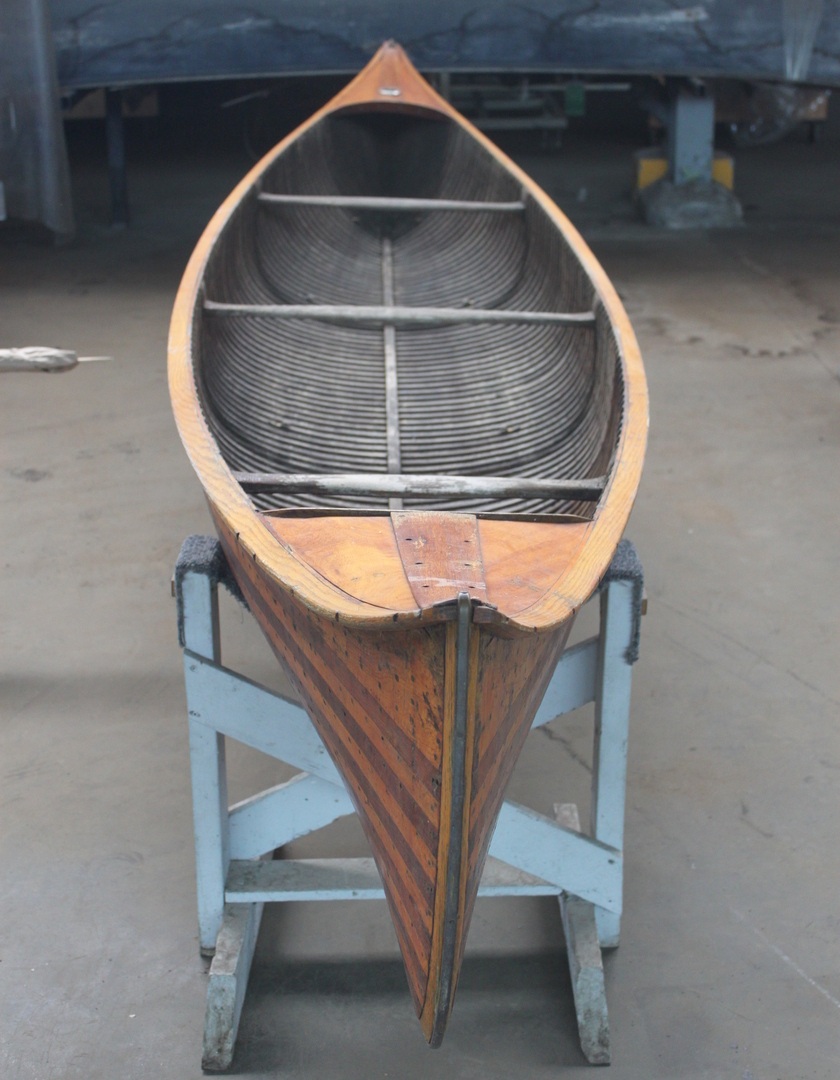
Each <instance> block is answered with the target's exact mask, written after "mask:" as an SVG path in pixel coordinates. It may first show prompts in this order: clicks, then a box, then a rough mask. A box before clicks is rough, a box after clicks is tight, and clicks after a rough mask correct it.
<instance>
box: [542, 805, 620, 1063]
mask: <svg viewBox="0 0 840 1080" xmlns="http://www.w3.org/2000/svg"><path fill="white" fill-rule="evenodd" d="M554 813H555V817H556V818H557V821H558V823H559V824H560V825H563V826H564V827H565V828H567V829H574V831H575V832H580V819H579V817H578V810H577V807H576V806H575V805H574V803H562V804H558V805H557V806H555V807H554ZM558 900H559V902H560V916H561V918H562V919H563V933H564V934H565V936H566V952H567V954H568V958H569V973H570V975H571V977H572V993H573V994H574V999H575V1013H576V1015H577V1023H578V1033H579V1035H580V1048H581V1050H582V1051H583V1055H584V1057H585V1058H586V1060H587V1061H588V1062H589V1063H590V1065H609V1063H610V1026H609V1018H608V1016H607V993H606V988H605V986H604V965H603V962H602V960H601V945H600V943H599V941H598V928H597V926H596V923H595V907H594V906H593V905H592V904H590V903H587V901H586V900H581V899H580V897H578V896H570V895H569V894H568V893H565V892H562V893H560V896H559V897H558Z"/></svg>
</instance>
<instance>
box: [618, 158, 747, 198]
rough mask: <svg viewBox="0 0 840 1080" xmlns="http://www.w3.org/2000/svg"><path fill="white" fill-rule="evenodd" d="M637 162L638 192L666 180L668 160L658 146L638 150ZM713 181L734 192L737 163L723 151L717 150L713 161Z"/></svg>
mask: <svg viewBox="0 0 840 1080" xmlns="http://www.w3.org/2000/svg"><path fill="white" fill-rule="evenodd" d="M635 161H636V192H637V193H638V192H640V191H642V190H643V189H644V188H646V187H649V186H650V185H651V184H655V183H656V181H657V180H664V178H665V177H666V176H667V175H668V159H667V158H666V157H665V154H664V152H663V151H662V150H661V149H660V148H659V147H657V146H651V147H647V148H646V149H645V150H637V151H636V154H635ZM712 179H713V180H716V181H717V182H718V183H719V184H722V185H723V187H725V188H728V190H729V191H732V190H733V188H734V187H735V162H734V160H733V158H732V155H731V154H726V153H724V152H723V151H722V150H715V156H714V160H713V161H712Z"/></svg>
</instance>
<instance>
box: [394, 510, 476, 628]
mask: <svg viewBox="0 0 840 1080" xmlns="http://www.w3.org/2000/svg"><path fill="white" fill-rule="evenodd" d="M391 520H392V522H393V524H394V534H395V535H396V538H397V544H398V547H399V553H400V558H401V559H402V564H403V569H404V570H405V576H406V577H407V578H408V583H409V585H410V586H411V591H412V593H413V595H414V599H415V600H416V601H417V605H418V607H420V608H421V609H425V608H430V607H434V606H435V605H436V604H441V603H445V602H446V601H451V600H454V599H455V597H456V596H457V595H458V593H460V592H466V593H468V595H469V597H470V599H471V600H477V601H480V602H482V603H486V602H487V583H486V581H485V579H484V564H483V562H482V558H481V539H480V537H479V534H478V522H477V521H476V518H475V516H474V515H473V514H447V515H446V516H445V519H444V516H443V515H441V514H439V513H435V512H434V511H422V510H419V511H414V512H412V511H408V510H402V511H399V510H398V511H393V512H392V513H391Z"/></svg>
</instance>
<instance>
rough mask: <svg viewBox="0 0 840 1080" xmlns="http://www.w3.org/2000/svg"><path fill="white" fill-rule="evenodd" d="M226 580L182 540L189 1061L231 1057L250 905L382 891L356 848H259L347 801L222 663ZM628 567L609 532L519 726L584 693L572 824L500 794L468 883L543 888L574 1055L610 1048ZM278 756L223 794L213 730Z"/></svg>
mask: <svg viewBox="0 0 840 1080" xmlns="http://www.w3.org/2000/svg"><path fill="white" fill-rule="evenodd" d="M220 582H222V583H224V584H227V585H229V586H231V587H232V590H233V591H236V586H235V584H234V583H232V579H231V578H230V576H229V571H228V568H227V566H226V564H225V562H224V557H223V555H222V552H221V548H220V547H219V545H218V543H217V541H216V540H215V539H212V538H210V537H190V538H189V539H188V540H187V541H185V543H184V546H183V548H182V550H181V555H180V556H179V559H178V565H177V567H176V571H175V584H176V596H177V599H178V611H179V632H180V637H181V644H182V646H183V649H184V673H185V679H186V690H187V707H188V711H189V737H190V763H191V771H192V789H193V814H194V826H195V850H196V873H197V883H198V923H199V940H200V945H201V950H202V952H203V953H205V954H206V955H212V956H213V961H212V965H211V968H210V984H209V988H208V995H207V1013H206V1020H205V1031H204V1052H203V1057H202V1067H203V1068H204V1070H205V1071H208V1072H210V1071H213V1072H218V1071H223V1070H224V1069H227V1068H228V1067H229V1066H230V1064H231V1061H232V1059H233V1051H234V1045H235V1042H236V1033H237V1029H238V1026H239V1017H240V1014H241V1011H242V1003H243V1001H244V997H245V990H246V987H247V983H248V975H249V972H250V967H251V960H252V958H253V954H254V947H255V944H256V939H257V932H258V930H259V925H260V919H261V917H262V911H263V904H264V903H266V902H269V901H274V902H276V901H280V900H285V901H290V900H341V899H353V900H359V899H366V898H370V899H382V898H383V897H384V892H383V890H382V886H381V884H380V881H379V877H378V874H377V871H376V867H375V866H374V863H373V860H372V859H370V858H355V859H288V860H283V861H270V860H267V859H265V858H263V856H265V855H266V854H268V853H270V852H272V851H274V850H275V849H276V848H279V847H282V846H283V845H285V844H288V843H290V842H291V841H293V840H295V839H297V838H298V837H301V836H305V835H306V834H308V833H311V832H314V831H316V830H317V829H321V828H323V827H324V826H325V825H328V824H329V823H330V822H332V821H335V820H336V818H339V817H342V816H343V815H345V814H352V813H353V812H354V811H353V806H352V803H351V802H350V798H349V796H348V795H347V793H346V791H345V788H344V785H343V783H342V781H341V778H340V776H339V774H338V772H337V771H336V768H335V766H334V765H333V763H332V761H331V759H330V757H329V755H328V754H327V752H326V750H325V749H324V746H323V744H322V743H321V741H320V739H319V738H318V736H317V734H316V733H315V729H314V728H313V727H312V724H311V723H310V721H309V718H308V717H307V715H306V713H305V711H304V710H303V709H302V708H301V707H300V705H298V704H296V703H294V702H292V701H289V700H287V699H285V698H283V697H281V696H279V695H278V694H275V693H273V692H272V691H269V690H267V689H266V688H265V687H262V686H260V685H258V684H257V683H255V682H253V681H251V680H250V679H247V678H245V677H244V676H242V675H240V674H238V673H237V672H235V671H230V670H228V669H227V668H224V667H222V665H221V663H220V647H219V617H218V602H217V587H218V584H219V583H220ZM641 597H642V571H641V566H640V565H639V562H638V560H637V558H636V554H635V550H634V549H633V547H632V545H631V544H629V542H627V541H624V542H622V544H621V545H620V547H619V551H618V552H617V556H616V559H615V560H614V561H613V564H612V566H611V567H610V570H609V572H608V573H607V575H606V577H605V579H604V582H603V584H602V587H601V590H600V604H601V618H600V629H599V633H598V635H597V636H596V637H593V638H591V639H589V640H587V641H584V642H581V643H580V644H578V645H575V646H573V647H572V648H570V649H568V650H567V651H566V652H565V654H564V655H563V657H562V659H561V660H560V662H559V663H558V665H557V668H556V670H555V673H554V676H553V678H552V681H551V683H550V685H549V687H548V690H547V691H546V694H545V697H544V699H543V702H542V704H541V705H540V708H539V711H538V712H537V715H536V717H535V719H534V723H533V726H534V727H540V726H541V725H543V724H546V723H548V722H549V721H550V720H552V719H554V718H555V717H557V716H560V715H562V714H563V713H567V712H571V711H572V710H574V709H577V708H579V707H580V706H582V705H585V704H587V703H588V702H591V701H594V702H595V736H594V751H593V768H592V800H591V812H590V822H589V830H588V833H586V834H585V833H582V832H581V831H580V823H579V820H578V814H577V808H576V807H575V806H574V805H570V804H558V805H557V806H556V807H555V818H554V819H552V818H548V817H545V816H544V815H542V814H537V813H535V812H534V811H533V810H529V809H527V808H526V807H523V806H518V805H516V804H515V803H512V802H505V803H504V805H503V807H502V811H501V814H500V816H499V822H498V825H497V827H496V831H495V833H494V835H493V842H492V844H491V847H490V857H489V859H488V862H487V867H486V869H485V872H484V876H483V878H482V882H481V887H480V890H479V896H556V897H557V898H558V901H559V904H560V912H561V917H562V920H563V927H564V931H565V935H566V946H567V951H568V956H569V967H570V971H571V977H572V989H573V993H574V998H575V1007H576V1012H577V1019H578V1027H579V1031H580V1040H581V1047H582V1049H583V1053H584V1055H585V1056H586V1058H587V1060H588V1061H590V1062H592V1063H593V1064H607V1063H609V1060H610V1038H609V1027H608V1021H607V1003H606V997H605V993H604V971H603V966H602V963H601V949H602V948H604V947H614V946H616V945H618V939H619V929H620V919H621V903H622V845H623V836H624V797H625V783H626V762H627V730H628V719H629V707H630V685H631V672H632V664H633V663H634V661H635V659H636V654H637V649H638V639H639V622H640V618H641V611H642V599H641ZM226 737H227V738H233V739H237V740H239V741H240V742H242V743H245V744H246V745H248V746H251V747H254V748H255V749H257V750H260V751H262V752H263V753H265V754H269V755H271V756H272V757H275V758H279V759H280V760H282V761H285V762H287V763H289V764H290V765H293V766H294V767H295V768H297V769H299V770H300V772H299V773H298V774H297V775H296V776H294V777H293V778H292V779H291V780H289V781H288V782H287V783H285V784H279V785H277V786H276V787H273V788H270V789H268V790H266V791H262V792H260V793H259V794H257V795H255V796H253V797H251V798H249V799H246V800H245V801H244V802H241V803H238V804H237V805H236V806H232V807H229V806H228V799H227V774H226V767H225V738H226Z"/></svg>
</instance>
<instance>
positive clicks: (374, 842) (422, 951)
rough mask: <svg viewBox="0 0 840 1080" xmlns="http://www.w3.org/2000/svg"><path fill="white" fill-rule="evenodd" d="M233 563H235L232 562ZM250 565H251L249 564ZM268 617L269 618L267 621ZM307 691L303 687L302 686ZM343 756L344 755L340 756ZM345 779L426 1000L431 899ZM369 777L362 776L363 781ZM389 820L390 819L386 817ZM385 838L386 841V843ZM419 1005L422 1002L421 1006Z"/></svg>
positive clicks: (355, 785) (251, 589)
mask: <svg viewBox="0 0 840 1080" xmlns="http://www.w3.org/2000/svg"><path fill="white" fill-rule="evenodd" d="M232 565H235V564H233V563H232ZM246 565H247V564H246ZM240 581H241V584H242V586H243V588H244V590H245V591H246V595H247V597H248V599H249V602H250V604H251V607H252V610H254V612H255V614H257V615H258V616H259V615H262V617H263V618H262V619H261V620H260V621H261V625H262V626H263V629H264V630H265V632H266V634H267V636H268V638H269V641H270V642H271V643H272V645H273V646H274V647H275V649H276V651H278V652H279V653H280V655H281V656H283V658H284V660H285V662H286V663H287V664H288V663H289V658H288V657H286V656H285V655H284V654H283V653H282V650H281V649H280V648H279V645H278V642H277V641H276V640H275V638H274V635H273V632H272V631H273V630H274V628H275V624H276V615H274V613H273V612H271V611H270V610H267V609H266V608H265V605H264V603H263V599H264V598H263V597H262V595H261V594H260V593H259V592H258V591H257V585H256V584H255V583H254V582H253V581H252V579H251V577H250V575H248V574H247V573H246V574H243V575H242V577H241V579H240ZM263 620H265V621H263ZM290 673H291V674H292V675H293V676H295V678H294V681H295V682H296V683H297V682H298V679H299V677H300V673H299V672H297V671H295V669H294V668H292V669H291V672H290ZM300 689H301V690H303V687H301V688H300ZM302 696H303V697H305V698H306V699H307V700H308V703H310V704H311V705H312V707H313V713H314V715H313V720H320V721H321V722H322V723H323V722H324V716H323V714H322V713H321V711H320V710H319V709H317V707H316V705H315V702H314V701H311V699H309V698H308V696H307V695H305V694H304V693H302ZM319 733H321V734H322V735H323V736H326V737H325V739H324V741H325V744H326V745H327V746H328V749H330V751H331V753H335V752H336V751H339V750H340V749H341V744H340V743H339V742H337V740H335V739H333V738H331V737H330V731H329V726H328V725H326V724H325V726H324V731H323V732H321V731H320V728H319ZM339 756H340V755H339ZM345 778H346V779H347V780H348V783H349V784H350V794H351V796H353V801H354V803H355V805H356V807H357V810H359V817H360V821H361V823H362V825H363V827H364V830H365V833H366V835H367V836H368V839H369V841H370V842H371V848H372V850H373V854H374V857H375V860H376V862H377V866H378V867H379V869H380V874H381V876H382V879H383V884H384V885H385V887H386V896H387V898H388V901H389V908H390V910H391V914H392V918H393V921H394V926H395V930H396V932H397V936H398V939H399V941H400V948H401V951H402V953H403V959H404V962H405V964H406V972H407V975H408V978H409V983H410V986H411V990H412V995H413V997H414V999H415V1003H416V1004H417V1003H418V1002H419V1001H421V1000H422V997H423V995H424V994H425V986H426V981H427V971H428V957H429V951H430V941H431V938H430V920H431V915H430V911H429V910H428V899H427V900H426V901H425V902H424V900H423V898H422V894H417V893H416V884H417V882H416V881H415V880H414V879H413V878H412V877H411V874H410V872H409V871H408V870H407V868H406V866H405V862H404V860H403V859H402V858H401V855H400V853H399V852H397V851H396V849H395V847H394V837H393V836H391V835H390V833H389V832H388V830H387V828H386V827H385V825H384V824H383V822H382V821H381V820H380V819H379V817H378V816H376V815H374V813H373V812H372V811H373V806H372V804H371V802H370V800H369V798H368V796H367V792H366V791H365V790H364V787H363V786H360V785H359V782H358V780H359V778H358V777H355V776H348V775H347V773H345ZM364 779H365V778H364V777H362V780H364ZM379 812H380V813H383V812H385V813H387V811H385V810H384V808H381V807H380V811H379ZM386 820H387V819H386ZM383 838H384V843H383ZM406 875H408V876H406ZM397 881H399V882H402V883H403V887H402V888H401V887H399V886H395V882H397ZM406 883H407V884H408V886H409V888H410V889H411V890H412V891H414V892H415V900H416V901H417V903H416V904H415V906H413V907H412V909H410V910H409V909H407V908H406V906H405V902H406V899H407V896H406V893H405V891H404V890H405V884H406ZM418 1008H419V1005H418Z"/></svg>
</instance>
